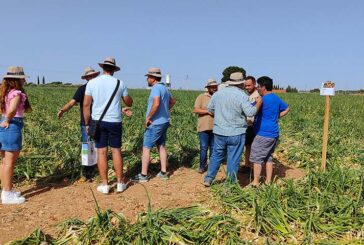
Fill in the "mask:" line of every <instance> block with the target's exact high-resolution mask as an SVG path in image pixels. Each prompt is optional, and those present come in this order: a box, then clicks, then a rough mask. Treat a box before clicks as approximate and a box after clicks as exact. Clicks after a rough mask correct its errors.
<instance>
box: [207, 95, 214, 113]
mask: <svg viewBox="0 0 364 245" xmlns="http://www.w3.org/2000/svg"><path fill="white" fill-rule="evenodd" d="M207 113H208V114H209V115H211V116H214V114H215V99H214V96H212V97H211V100H210V101H209V103H208V104H207Z"/></svg>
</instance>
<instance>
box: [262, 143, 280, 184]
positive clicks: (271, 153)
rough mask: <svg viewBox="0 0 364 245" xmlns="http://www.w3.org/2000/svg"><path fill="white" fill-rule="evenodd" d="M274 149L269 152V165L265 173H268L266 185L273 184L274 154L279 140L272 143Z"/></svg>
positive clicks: (266, 166) (267, 164)
mask: <svg viewBox="0 0 364 245" xmlns="http://www.w3.org/2000/svg"><path fill="white" fill-rule="evenodd" d="M272 142H273V143H272V148H271V150H270V152H269V157H268V160H267V163H266V165H265V171H266V179H265V183H266V184H270V183H271V182H272V176H273V164H274V162H273V153H274V151H275V149H276V147H277V145H278V138H276V139H274V140H273V141H272Z"/></svg>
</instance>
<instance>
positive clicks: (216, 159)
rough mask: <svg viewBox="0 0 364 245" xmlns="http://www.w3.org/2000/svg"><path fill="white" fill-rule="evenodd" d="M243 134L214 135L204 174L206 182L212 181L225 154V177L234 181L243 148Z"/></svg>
mask: <svg viewBox="0 0 364 245" xmlns="http://www.w3.org/2000/svg"><path fill="white" fill-rule="evenodd" d="M244 143H245V134H240V135H236V136H222V135H218V134H215V135H214V150H213V152H212V156H211V159H210V162H209V165H208V169H207V174H206V176H205V181H206V182H210V183H211V182H212V181H213V180H214V179H215V177H216V174H217V172H218V171H219V168H220V164H221V162H222V161H223V160H224V157H225V155H226V154H227V179H228V180H230V181H236V176H237V174H238V168H239V164H240V158H241V155H242V153H243V150H244Z"/></svg>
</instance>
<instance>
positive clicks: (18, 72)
mask: <svg viewBox="0 0 364 245" xmlns="http://www.w3.org/2000/svg"><path fill="white" fill-rule="evenodd" d="M27 77H29V76H26V75H25V74H24V69H23V67H21V66H10V67H9V68H8V71H7V72H6V74H5V76H4V78H27Z"/></svg>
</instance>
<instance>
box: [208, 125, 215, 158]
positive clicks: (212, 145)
mask: <svg viewBox="0 0 364 245" xmlns="http://www.w3.org/2000/svg"><path fill="white" fill-rule="evenodd" d="M209 147H210V154H209V158H211V155H212V151H213V150H214V133H213V132H212V130H211V131H209Z"/></svg>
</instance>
